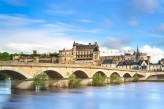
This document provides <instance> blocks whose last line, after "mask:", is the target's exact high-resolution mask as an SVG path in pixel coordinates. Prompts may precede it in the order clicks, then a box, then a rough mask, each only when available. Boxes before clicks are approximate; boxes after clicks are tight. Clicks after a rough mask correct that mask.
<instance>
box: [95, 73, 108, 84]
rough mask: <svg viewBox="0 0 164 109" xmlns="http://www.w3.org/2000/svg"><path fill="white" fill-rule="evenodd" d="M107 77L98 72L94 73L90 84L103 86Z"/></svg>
mask: <svg viewBox="0 0 164 109" xmlns="http://www.w3.org/2000/svg"><path fill="white" fill-rule="evenodd" d="M106 79H107V77H106V76H105V75H104V76H103V75H101V74H100V73H96V74H94V75H93V77H92V85H93V86H104V85H105V84H106Z"/></svg>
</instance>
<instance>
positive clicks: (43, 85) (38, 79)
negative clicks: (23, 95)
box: [32, 73, 49, 89]
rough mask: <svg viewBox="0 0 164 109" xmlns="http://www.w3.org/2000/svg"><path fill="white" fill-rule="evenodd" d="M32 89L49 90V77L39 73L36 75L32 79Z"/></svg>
mask: <svg viewBox="0 0 164 109" xmlns="http://www.w3.org/2000/svg"><path fill="white" fill-rule="evenodd" d="M33 81H34V82H33V84H32V85H33V87H34V88H36V87H39V89H48V88H49V77H48V75H47V74H45V73H40V74H38V75H34V77H33Z"/></svg>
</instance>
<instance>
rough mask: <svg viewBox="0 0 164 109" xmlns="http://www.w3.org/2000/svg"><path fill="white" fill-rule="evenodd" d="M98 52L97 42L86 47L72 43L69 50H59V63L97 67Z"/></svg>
mask: <svg viewBox="0 0 164 109" xmlns="http://www.w3.org/2000/svg"><path fill="white" fill-rule="evenodd" d="M99 58H100V51H99V46H98V44H97V42H95V44H91V43H89V44H88V45H84V44H79V43H76V42H74V43H73V47H72V49H70V50H65V49H63V50H59V63H62V64H92V65H98V62H99Z"/></svg>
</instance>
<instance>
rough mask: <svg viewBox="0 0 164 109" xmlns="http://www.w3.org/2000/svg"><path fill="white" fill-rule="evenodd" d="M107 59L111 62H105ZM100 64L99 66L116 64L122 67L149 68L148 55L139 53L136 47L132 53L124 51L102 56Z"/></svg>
mask: <svg viewBox="0 0 164 109" xmlns="http://www.w3.org/2000/svg"><path fill="white" fill-rule="evenodd" d="M107 60H108V61H107ZM109 60H111V61H110V62H112V63H106V62H109ZM100 64H101V66H116V67H117V68H122V69H134V70H149V64H150V56H147V54H146V53H141V52H140V51H139V49H138V47H137V50H136V52H134V53H133V54H130V53H125V54H124V55H120V56H102V57H100ZM107 64H108V65H107Z"/></svg>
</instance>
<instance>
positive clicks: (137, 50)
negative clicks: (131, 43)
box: [137, 45, 139, 53]
mask: <svg viewBox="0 0 164 109" xmlns="http://www.w3.org/2000/svg"><path fill="white" fill-rule="evenodd" d="M137 53H139V49H138V45H137Z"/></svg>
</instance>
